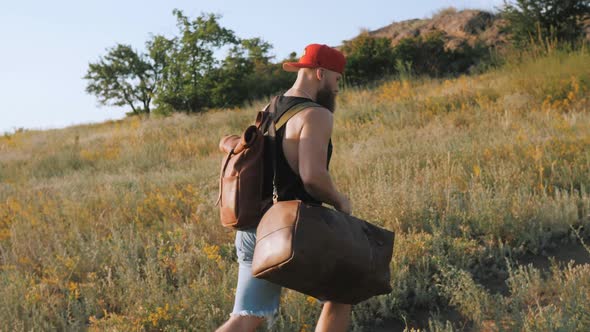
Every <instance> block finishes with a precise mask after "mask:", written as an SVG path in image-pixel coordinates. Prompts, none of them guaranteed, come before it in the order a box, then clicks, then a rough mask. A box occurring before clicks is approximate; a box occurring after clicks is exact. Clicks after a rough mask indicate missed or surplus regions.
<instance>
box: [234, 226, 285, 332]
mask: <svg viewBox="0 0 590 332" xmlns="http://www.w3.org/2000/svg"><path fill="white" fill-rule="evenodd" d="M235 244H236V253H237V255H238V264H239V270H238V285H237V287H236V299H235V302H234V309H233V311H232V313H231V314H232V315H239V316H258V317H265V318H266V319H267V322H268V323H267V326H268V327H269V328H270V327H271V326H272V324H273V322H274V321H275V319H276V317H277V314H278V310H279V302H280V298H281V289H282V288H281V286H279V285H277V284H273V283H271V282H269V281H266V280H263V279H257V278H254V277H253V276H252V257H253V256H254V246H255V245H256V227H254V228H250V229H245V230H239V231H236V241H235Z"/></svg>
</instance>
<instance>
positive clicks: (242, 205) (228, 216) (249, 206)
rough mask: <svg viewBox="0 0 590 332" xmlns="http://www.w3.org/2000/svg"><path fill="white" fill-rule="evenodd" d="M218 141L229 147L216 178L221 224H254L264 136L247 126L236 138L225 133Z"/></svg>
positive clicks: (259, 206)
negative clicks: (217, 180)
mask: <svg viewBox="0 0 590 332" xmlns="http://www.w3.org/2000/svg"><path fill="white" fill-rule="evenodd" d="M219 145H220V147H221V148H222V149H223V150H224V151H227V150H229V152H227V153H228V154H227V156H226V157H225V158H224V159H223V160H222V164H221V174H220V179H219V192H220V197H219V202H220V207H219V209H220V217H221V224H222V225H223V226H225V227H230V228H236V229H241V228H248V227H251V226H254V225H256V224H257V223H258V221H259V220H260V217H261V215H262V213H261V211H262V194H263V193H262V178H263V173H262V172H263V170H264V169H263V168H264V165H263V163H264V154H263V153H264V136H263V135H262V133H261V131H260V130H259V128H258V127H256V126H250V127H248V128H247V129H246V130H245V131H244V133H243V134H242V136H241V137H239V139H237V138H236V137H234V136H227V137H224V138H223V139H222V140H221V142H220V143H219ZM232 145H233V147H232ZM230 147H231V149H230Z"/></svg>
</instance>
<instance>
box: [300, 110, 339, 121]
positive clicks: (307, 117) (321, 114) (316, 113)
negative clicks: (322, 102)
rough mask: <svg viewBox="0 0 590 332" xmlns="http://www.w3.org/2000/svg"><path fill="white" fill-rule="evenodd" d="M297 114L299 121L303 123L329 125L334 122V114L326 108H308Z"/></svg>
mask: <svg viewBox="0 0 590 332" xmlns="http://www.w3.org/2000/svg"><path fill="white" fill-rule="evenodd" d="M299 113H300V114H298V115H300V117H299V119H301V120H302V121H303V122H304V123H314V124H316V123H330V124H331V123H332V121H333V120H334V114H332V112H330V110H328V109H327V108H325V107H321V106H314V107H308V108H306V109H304V110H303V111H301V112H299Z"/></svg>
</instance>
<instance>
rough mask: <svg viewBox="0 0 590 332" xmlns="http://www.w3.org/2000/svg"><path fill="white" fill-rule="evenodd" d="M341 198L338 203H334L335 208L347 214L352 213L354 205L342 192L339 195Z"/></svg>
mask: <svg viewBox="0 0 590 332" xmlns="http://www.w3.org/2000/svg"><path fill="white" fill-rule="evenodd" d="M339 196H340V197H339V199H338V201H337V202H336V204H334V208H335V209H336V210H338V211H340V212H344V213H346V214H351V213H352V205H351V204H350V201H349V200H348V198H347V197H346V196H344V195H342V194H340V195H339Z"/></svg>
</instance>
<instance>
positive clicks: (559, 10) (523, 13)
mask: <svg viewBox="0 0 590 332" xmlns="http://www.w3.org/2000/svg"><path fill="white" fill-rule="evenodd" d="M501 13H502V15H503V16H504V18H506V20H507V21H508V26H507V28H506V30H507V31H508V32H509V33H510V35H511V39H512V41H513V42H514V44H515V46H517V47H519V48H523V47H525V46H527V45H528V44H529V43H530V42H531V41H533V40H536V39H538V38H548V37H551V38H556V39H557V40H559V41H565V42H571V41H574V40H576V39H577V38H579V37H580V36H581V34H582V22H581V19H582V18H584V16H586V15H589V14H590V0H514V1H509V0H504V7H503V8H502V10H501Z"/></svg>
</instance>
